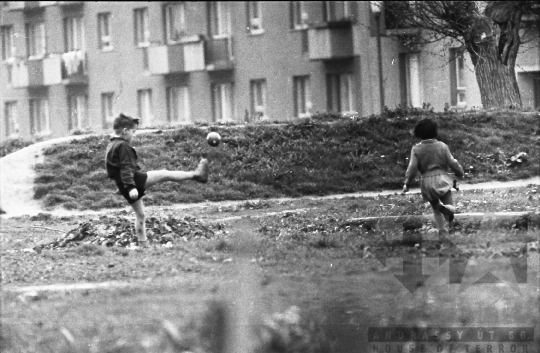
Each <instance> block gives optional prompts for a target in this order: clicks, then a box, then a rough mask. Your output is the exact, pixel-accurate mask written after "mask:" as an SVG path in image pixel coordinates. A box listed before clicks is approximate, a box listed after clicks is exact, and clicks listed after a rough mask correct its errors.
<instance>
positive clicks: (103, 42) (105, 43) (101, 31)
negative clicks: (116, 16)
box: [98, 12, 114, 51]
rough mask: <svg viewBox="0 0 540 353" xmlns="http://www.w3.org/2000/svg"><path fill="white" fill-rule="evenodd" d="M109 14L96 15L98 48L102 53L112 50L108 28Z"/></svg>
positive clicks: (109, 29)
mask: <svg viewBox="0 0 540 353" xmlns="http://www.w3.org/2000/svg"><path fill="white" fill-rule="evenodd" d="M110 19H111V14H110V13H109V12H104V13H99V14H98V41H99V42H98V46H99V49H101V50H102V51H111V50H113V49H114V47H113V44H112V37H111V28H110Z"/></svg>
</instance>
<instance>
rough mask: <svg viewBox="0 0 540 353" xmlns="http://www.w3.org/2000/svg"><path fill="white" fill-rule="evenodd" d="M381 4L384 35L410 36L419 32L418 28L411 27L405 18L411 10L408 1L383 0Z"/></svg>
mask: <svg viewBox="0 0 540 353" xmlns="http://www.w3.org/2000/svg"><path fill="white" fill-rule="evenodd" d="M383 4H384V5H383V6H384V23H385V28H386V35H389V36H411V35H416V34H418V33H419V32H420V28H417V27H412V26H411V25H410V24H408V23H407V21H406V20H405V19H406V18H407V17H406V16H409V14H410V12H411V11H412V10H411V4H410V2H409V1H384V2H383Z"/></svg>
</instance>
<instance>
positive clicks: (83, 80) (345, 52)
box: [0, 1, 540, 140]
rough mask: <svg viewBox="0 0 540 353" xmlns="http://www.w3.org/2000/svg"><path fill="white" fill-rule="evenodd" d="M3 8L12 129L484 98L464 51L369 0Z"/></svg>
mask: <svg viewBox="0 0 540 353" xmlns="http://www.w3.org/2000/svg"><path fill="white" fill-rule="evenodd" d="M0 6H1V7H0V26H1V36H2V39H1V45H2V47H1V50H2V52H1V55H2V57H1V60H2V63H1V64H0V104H1V105H2V108H1V109H0V139H1V140H5V139H6V138H14V137H23V138H30V137H41V138H51V137H59V136H65V135H68V134H70V133H72V132H73V131H75V130H92V131H95V132H97V131H106V130H110V128H111V124H112V121H113V119H114V117H115V116H116V115H117V114H118V113H120V112H124V113H126V114H129V115H132V116H138V117H139V118H140V119H141V124H142V126H156V125H160V124H190V123H194V122H228V121H235V122H245V121H255V120H261V119H269V120H272V121H275V120H277V121H286V120H291V119H295V118H299V117H304V116H308V115H310V114H313V113H316V112H326V111H328V112H340V113H344V114H347V113H348V114H358V115H361V116H364V115H370V114H374V113H378V112H380V111H381V106H382V103H384V105H386V106H388V107H390V108H393V107H395V106H396V105H398V104H400V103H403V104H407V105H410V106H422V104H423V103H425V102H429V103H430V104H431V105H432V106H433V107H435V109H436V110H442V109H443V107H444V106H445V104H450V105H451V106H453V107H461V108H470V107H472V106H477V107H481V101H480V94H479V92H478V87H477V85H476V80H475V76H474V71H473V69H472V67H471V64H470V60H468V58H467V56H466V55H464V54H463V53H462V52H461V51H460V50H458V49H457V48H454V49H453V48H451V47H450V48H449V47H448V46H445V45H441V44H436V45H432V46H426V47H423V48H414V47H413V48H410V47H407V46H406V45H404V40H403V38H404V37H406V35H404V34H403V33H401V32H399V31H397V32H396V31H394V32H392V31H391V30H387V29H386V27H385V19H384V13H383V15H382V16H381V17H378V14H376V13H374V10H375V9H374V8H372V6H371V4H370V2H369V1H268V2H265V1H247V2H228V1H223V2H221V1H217V2H215V1H212V2H211V1H207V2H184V1H182V2H179V1H160V2H84V1H7V2H6V1H4V2H0ZM377 23H379V26H378V27H377V25H376V24H377ZM377 28H379V30H377ZM379 48H380V50H379ZM434 53H437V54H434ZM524 57H525V58H526V63H524V64H523V65H521V66H520V67H523V68H524V69H523V70H522V71H520V74H518V77H519V78H520V87H521V86H522V94H523V96H524V102H525V101H526V100H527V101H528V102H529V104H530V105H531V106H533V107H538V105H539V104H540V100H538V92H539V87H538V84H537V82H538V81H537V80H536V79H535V77H537V76H534V75H532V74H531V73H535V75H537V74H538V71H539V62H538V49H537V48H536V49H532V50H531V51H530V53H529V54H528V56H524ZM380 73H382V76H381V75H380ZM381 83H382V89H381ZM381 93H382V99H381Z"/></svg>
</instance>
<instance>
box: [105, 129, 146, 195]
mask: <svg viewBox="0 0 540 353" xmlns="http://www.w3.org/2000/svg"><path fill="white" fill-rule="evenodd" d="M137 159H138V157H137V152H136V151H135V149H134V148H133V147H131V146H130V145H129V143H128V142H127V141H126V140H124V139H123V138H121V137H111V140H110V142H109V145H108V146H107V152H106V153H105V164H106V166H107V176H108V177H109V178H111V179H114V180H115V181H116V182H117V183H119V182H121V183H122V184H124V188H126V189H127V190H128V191H130V190H131V189H134V188H135V181H134V180H133V174H134V173H135V172H136V171H138V170H140V169H141V167H139V166H138V165H137Z"/></svg>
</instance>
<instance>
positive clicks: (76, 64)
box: [61, 50, 88, 85]
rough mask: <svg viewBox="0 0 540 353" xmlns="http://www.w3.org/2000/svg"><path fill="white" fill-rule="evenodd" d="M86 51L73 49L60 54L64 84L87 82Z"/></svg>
mask: <svg viewBox="0 0 540 353" xmlns="http://www.w3.org/2000/svg"><path fill="white" fill-rule="evenodd" d="M86 65H87V63H86V52H85V51H84V50H73V51H70V52H67V53H64V54H62V64H61V72H62V82H63V83H64V84H68V85H69V84H87V83H88V75H87V71H86V70H87V68H86Z"/></svg>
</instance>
